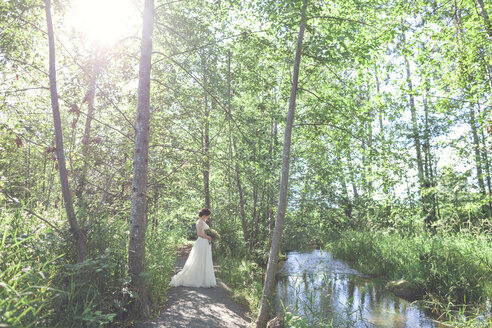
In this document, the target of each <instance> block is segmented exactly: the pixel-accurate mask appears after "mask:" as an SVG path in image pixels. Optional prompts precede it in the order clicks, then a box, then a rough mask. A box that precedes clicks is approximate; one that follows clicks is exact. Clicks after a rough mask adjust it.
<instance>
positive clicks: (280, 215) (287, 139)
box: [256, 0, 307, 328]
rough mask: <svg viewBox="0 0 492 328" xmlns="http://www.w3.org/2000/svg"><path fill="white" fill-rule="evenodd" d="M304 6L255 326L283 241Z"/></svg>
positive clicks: (263, 315)
mask: <svg viewBox="0 0 492 328" xmlns="http://www.w3.org/2000/svg"><path fill="white" fill-rule="evenodd" d="M306 6H307V0H304V1H303V4H302V9H301V23H300V27H299V35H298V37H297V47H296V54H295V61H294V70H293V74H292V88H291V91H290V99H289V111H288V113H287V122H286V125H285V135H284V149H283V153H282V176H281V178H280V193H279V197H278V198H279V199H278V209H277V218H276V220H275V229H274V232H273V238H272V243H271V247H270V257H269V258H268V264H267V271H266V275H265V284H264V286H263V293H262V295H261V301H260V309H259V311H258V318H257V321H256V327H257V328H264V327H266V324H267V321H268V317H269V313H270V311H269V309H270V303H271V301H272V294H273V289H274V285H275V271H276V267H277V262H278V253H279V251H280V242H281V240H282V229H283V223H284V219H285V211H286V209H287V192H288V187H289V162H290V143H291V136H292V126H293V123H294V114H295V108H296V98H297V85H298V80H299V68H300V65H301V49H302V41H303V38H304V29H305V26H306Z"/></svg>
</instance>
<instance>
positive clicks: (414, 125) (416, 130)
mask: <svg viewBox="0 0 492 328" xmlns="http://www.w3.org/2000/svg"><path fill="white" fill-rule="evenodd" d="M403 57H404V59H405V68H406V71H407V85H408V92H409V97H410V113H411V116H412V133H413V139H414V142H415V152H416V153H417V169H418V177H419V183H420V187H423V185H424V165H423V162H422V149H421V144H420V136H419V127H418V122H417V110H416V108H415V99H414V96H413V85H412V79H411V78H412V76H411V73H410V63H409V62H408V59H407V56H406V55H405V54H404V55H403Z"/></svg>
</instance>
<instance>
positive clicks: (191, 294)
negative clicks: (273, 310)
mask: <svg viewBox="0 0 492 328" xmlns="http://www.w3.org/2000/svg"><path fill="white" fill-rule="evenodd" d="M192 246H193V245H186V246H182V247H181V248H180V251H179V254H178V258H177V265H176V272H178V271H179V270H180V269H181V268H182V267H183V265H184V264H185V262H186V259H187V258H188V254H189V252H190V250H191V247H192ZM248 311H249V309H248V307H247V306H246V305H244V304H240V303H237V302H235V301H234V300H233V299H232V298H231V290H230V288H229V287H228V286H227V285H226V284H224V282H222V281H221V280H220V279H217V286H216V287H212V288H192V287H182V286H181V287H174V288H171V289H170V290H169V298H168V299H167V301H166V303H165V304H164V306H163V309H162V310H161V314H160V315H159V317H158V318H155V319H153V320H151V321H148V322H146V323H143V324H140V325H138V328H164V327H166V328H167V327H169V328H171V327H172V328H180V327H183V328H185V327H186V328H201V327H211V328H212V327H213V328H219V327H231V328H236V327H237V328H239V327H251V319H250V318H249V317H248V316H247V314H248Z"/></svg>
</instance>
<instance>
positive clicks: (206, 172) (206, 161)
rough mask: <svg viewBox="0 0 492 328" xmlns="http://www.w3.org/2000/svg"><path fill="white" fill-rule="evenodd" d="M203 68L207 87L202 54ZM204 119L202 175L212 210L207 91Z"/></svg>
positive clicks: (204, 83)
mask: <svg viewBox="0 0 492 328" xmlns="http://www.w3.org/2000/svg"><path fill="white" fill-rule="evenodd" d="M202 66H203V85H204V86H206V85H207V66H206V59H205V54H202ZM204 99H205V102H204V117H205V122H204V123H205V126H204V133H203V139H202V149H203V167H202V174H203V192H204V198H205V207H207V208H210V158H209V155H210V154H209V148H210V135H209V130H210V123H209V116H210V112H209V109H208V94H207V92H206V90H204Z"/></svg>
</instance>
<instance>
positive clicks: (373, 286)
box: [276, 250, 444, 328]
mask: <svg viewBox="0 0 492 328" xmlns="http://www.w3.org/2000/svg"><path fill="white" fill-rule="evenodd" d="M276 309H277V312H283V309H286V310H288V311H289V312H291V313H295V314H297V315H299V316H301V317H303V318H304V319H305V320H307V321H308V322H309V323H310V326H314V327H315V326H323V327H324V326H333V327H398V328H404V327H408V328H416V327H421V328H430V327H444V326H443V325H440V324H439V323H438V322H436V321H435V320H433V319H432V318H431V317H430V316H428V315H427V314H426V313H425V312H424V311H423V310H422V309H420V308H419V307H418V306H417V305H416V304H414V303H411V302H409V301H406V300H404V299H401V298H399V297H396V296H395V295H394V294H393V293H391V292H389V291H387V290H386V289H385V287H384V282H382V281H380V280H378V279H375V278H373V277H369V276H365V275H362V274H360V273H358V272H357V271H356V270H354V269H351V268H350V267H349V266H348V265H347V264H346V263H345V262H343V261H340V260H337V259H334V258H333V257H332V256H331V254H330V253H328V252H325V251H320V250H313V251H312V252H289V253H288V254H287V260H286V261H285V262H284V263H283V264H281V265H280V266H279V269H278V271H277V289H276Z"/></svg>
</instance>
